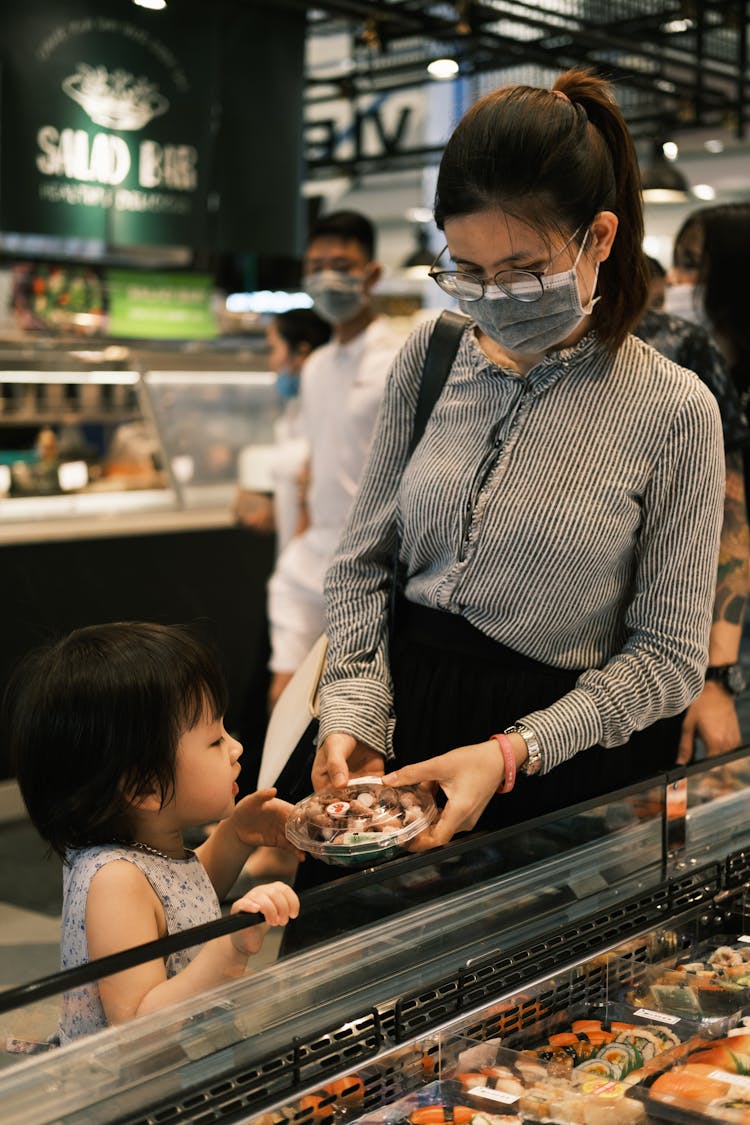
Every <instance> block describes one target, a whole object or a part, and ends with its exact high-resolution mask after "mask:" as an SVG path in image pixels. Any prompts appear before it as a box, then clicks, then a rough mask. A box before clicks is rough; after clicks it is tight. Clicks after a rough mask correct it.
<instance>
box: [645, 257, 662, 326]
mask: <svg viewBox="0 0 750 1125" xmlns="http://www.w3.org/2000/svg"><path fill="white" fill-rule="evenodd" d="M646 265H647V266H648V274H649V285H648V304H647V306H646V308H647V309H656V310H657V312H660V311H661V310H662V309H663V308H664V294H665V292H666V288H667V271H666V270H665V269H664V266H663V265H662V264H661V262H659V261H657V259H656V258H650V257H649V256H648V255H647V256H646Z"/></svg>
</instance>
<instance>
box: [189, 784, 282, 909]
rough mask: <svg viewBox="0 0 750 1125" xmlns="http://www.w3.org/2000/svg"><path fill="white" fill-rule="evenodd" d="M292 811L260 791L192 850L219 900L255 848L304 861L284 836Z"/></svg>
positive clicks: (271, 794)
mask: <svg viewBox="0 0 750 1125" xmlns="http://www.w3.org/2000/svg"><path fill="white" fill-rule="evenodd" d="M293 807H294V806H293V805H290V804H289V803H288V801H281V800H279V798H278V797H276V790H275V789H260V790H259V791H258V792H257V793H251V794H250V795H249V796H248V797H243V798H242V800H241V801H238V802H237V804H236V805H235V807H234V812H233V813H232V814H231V816H228V817H227V818H226V819H225V820H222V821H220V822H219V824H218V825H217V826H216V828H215V829H214V830H213V832H212V833H211V835H210V836H209V837H208V839H207V840H206V842H205V843H204V844H201V846H200V847H199V848H197V849H196V851H197V854H198V855H199V856H200V861H201V863H202V864H203V866H204V867H205V869H206V871H207V872H208V877H209V879H210V880H211V882H212V883H213V885H214V887H215V889H216V893H217V895H218V896H219V900H222V899H224V898H225V897H226V895H227V894H228V893H229V891H230V890H231V889H232V887H233V886H234V883H235V881H236V880H237V877H238V875H239V873H240V871H241V870H242V867H243V864H244V863H245V861H246V860H247V857H248V856H249V855H250V852H251V851H252V850H253V848H254V847H256V846H257V845H258V844H270V845H271V847H274V848H284V849H285V850H286V851H289V852H292V854H293V855H296V856H297V858H298V859H304V855H303V854H302V852H300V851H298V850H297V848H295V847H293V846H292V844H290V843H289V841H288V840H287V838H286V836H285V835H284V825H285V824H286V822H287V819H288V817H289V814H290V813H291V811H292V809H293Z"/></svg>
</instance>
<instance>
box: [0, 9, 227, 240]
mask: <svg viewBox="0 0 750 1125" xmlns="http://www.w3.org/2000/svg"><path fill="white" fill-rule="evenodd" d="M180 7H181V5H179V4H177V5H173V6H172V10H171V11H170V9H166V10H165V11H164V12H160V13H156V12H150V11H147V10H145V9H143V8H138V7H136V6H134V5H133V4H132V3H128V2H125V0H98V2H97V3H95V4H93V3H90V2H88V3H87V2H85V0H66V3H65V4H64V5H61V4H59V3H56V2H53V0H26V2H25V3H23V4H14V5H12V6H8V11H7V12H5V13H2V14H0V32H1V33H2V34H0V43H1V44H2V46H1V47H0V57H2V64H3V65H2V78H3V90H2V94H3V96H2V133H1V136H2V162H1V165H0V223H1V225H2V229H3V230H5V231H18V232H33V233H37V234H51V235H58V236H64V237H66V238H69V239H70V238H86V239H99V240H101V241H102V242H104V243H106V244H107V245H110V246H132V245H134V244H135V245H144V244H157V245H187V246H192V245H195V244H196V242H197V241H200V234H201V226H202V224H203V222H204V219H205V214H206V195H207V182H208V171H209V163H210V160H209V152H210V129H211V120H210V117H211V110H212V106H211V102H212V95H211V84H210V77H209V81H208V82H206V66H205V62H206V53H205V52H206V48H207V47H208V49H209V51H210V47H211V32H210V24H208V23H207V22H206V19H207V17H205V16H204V17H203V19H201V16H200V13H199V12H198V11H196V10H195V9H194V8H192V5H191V8H192V10H191V18H190V19H189V20H187V19H185V18H184V13H183V18H180V15H179V13H177V12H176V11H175V10H174V9H176V8H180ZM11 9H12V10H11ZM159 16H161V17H163V18H157V17H159Z"/></svg>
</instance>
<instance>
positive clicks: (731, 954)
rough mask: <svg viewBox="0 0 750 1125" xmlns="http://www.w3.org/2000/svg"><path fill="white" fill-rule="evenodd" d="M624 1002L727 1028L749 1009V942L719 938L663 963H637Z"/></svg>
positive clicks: (743, 939) (702, 943) (725, 937)
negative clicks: (633, 979)
mask: <svg viewBox="0 0 750 1125" xmlns="http://www.w3.org/2000/svg"><path fill="white" fill-rule="evenodd" d="M637 968H638V977H639V979H638V980H637V981H636V983H635V984H634V985H633V987H632V988H631V989H630V990H629V991H628V992H627V993H626V999H627V1002H628V1003H630V1004H632V1005H634V1006H635V1007H648V1008H653V1009H655V1010H656V1011H660V1012H667V1013H671V1014H673V1015H676V1016H680V1017H682V1018H683V1019H689V1020H695V1021H698V1022H701V1023H708V1024H713V1025H715V1026H716V1025H717V1024H718V1023H720V1022H721V1021H723V1023H724V1027H723V1030H729V1027H730V1026H731V1025H732V1023H736V1022H737V1020H738V1019H739V1016H740V1015H741V1013H742V1011H743V1009H745V1008H747V1007H748V1006H750V938H747V937H739V938H735V937H727V936H725V935H722V936H717V937H715V938H713V939H712V940H711V941H710V942H701V943H700V944H698V945H696V946H694V947H692V948H690V949H688V950H687V951H684V952H683V953H682V954H680V956H679V957H678V958H676V959H670V961H669V962H668V963H667V964H666V965H648V966H643V965H639V966H638V967H637Z"/></svg>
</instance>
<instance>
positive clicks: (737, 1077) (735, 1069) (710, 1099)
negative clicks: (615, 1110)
mask: <svg viewBox="0 0 750 1125" xmlns="http://www.w3.org/2000/svg"><path fill="white" fill-rule="evenodd" d="M630 1097H631V1098H634V1099H638V1100H639V1101H640V1103H641V1104H642V1105H643V1107H644V1109H645V1111H646V1113H647V1114H648V1116H649V1117H651V1118H657V1119H658V1118H661V1119H664V1120H667V1121H675V1122H678V1123H680V1125H700V1123H703V1125H705V1123H706V1122H716V1121H725V1122H727V1123H729V1125H750V1028H747V1027H737V1028H734V1029H733V1030H732V1031H731V1032H730V1033H729V1035H728V1036H725V1037H724V1038H722V1039H712V1040H707V1041H704V1042H703V1043H701V1044H694V1047H693V1049H692V1050H691V1051H689V1052H688V1053H687V1054H686V1055H684V1056H683V1057H682V1058H680V1059H678V1060H675V1061H673V1063H672V1065H671V1066H669V1067H667V1068H665V1069H663V1070H660V1071H656V1072H654V1073H651V1074H649V1075H647V1076H645V1077H644V1079H643V1081H641V1082H640V1083H638V1084H637V1085H636V1086H634V1087H633V1088H632V1090H631V1091H630Z"/></svg>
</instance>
